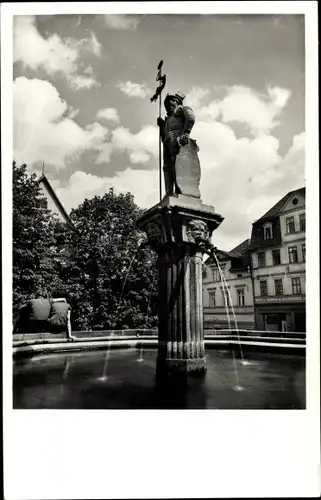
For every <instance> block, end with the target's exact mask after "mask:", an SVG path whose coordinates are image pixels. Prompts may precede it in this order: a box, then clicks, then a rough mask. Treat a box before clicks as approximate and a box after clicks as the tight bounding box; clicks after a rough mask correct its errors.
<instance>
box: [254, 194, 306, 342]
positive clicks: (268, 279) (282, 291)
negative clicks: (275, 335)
mask: <svg viewBox="0 0 321 500" xmlns="http://www.w3.org/2000/svg"><path fill="white" fill-rule="evenodd" d="M249 252H250V256H251V274H252V282H253V284H254V302H255V320H256V328H257V329H258V330H270V331H298V332H304V331H305V188H301V189H298V190H295V191H291V192H289V193H288V194H286V195H285V196H284V197H283V198H282V199H281V200H280V201H279V202H278V203H277V204H276V205H274V206H273V207H272V208H271V209H270V210H269V211H268V212H267V213H266V214H265V215H264V216H263V217H261V218H260V219H259V220H257V221H256V222H254V223H253V226H252V236H251V242H250V246H249Z"/></svg>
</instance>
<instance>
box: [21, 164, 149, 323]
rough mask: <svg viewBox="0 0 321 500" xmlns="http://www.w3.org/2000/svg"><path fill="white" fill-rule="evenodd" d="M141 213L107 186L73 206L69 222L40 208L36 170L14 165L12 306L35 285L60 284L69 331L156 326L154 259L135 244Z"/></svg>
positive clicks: (53, 286)
mask: <svg viewBox="0 0 321 500" xmlns="http://www.w3.org/2000/svg"><path fill="white" fill-rule="evenodd" d="M141 213H142V211H141V210H140V209H139V208H138V207H137V206H136V205H135V203H134V199H133V196H132V195H131V194H129V193H127V194H125V195H123V194H120V195H116V194H115V193H114V191H113V189H110V191H109V192H108V193H106V194H105V195H104V196H103V197H97V196H96V197H94V198H93V199H91V200H87V199H86V200H85V201H84V202H83V203H82V204H81V205H80V206H79V207H78V208H77V209H75V210H72V212H71V214H70V220H71V223H72V225H71V226H69V225H66V224H64V223H61V222H60V221H59V220H58V219H57V218H56V217H55V216H54V214H52V213H51V212H50V210H48V209H47V208H45V204H44V197H43V195H42V192H41V188H40V187H39V184H38V183H37V180H36V175H35V174H32V175H28V174H27V167H26V165H22V166H20V167H18V166H17V165H16V163H13V310H14V314H15V313H16V312H17V309H18V307H19V306H20V305H21V303H23V302H25V301H26V300H28V299H29V298H30V297H31V296H32V295H33V294H34V293H35V291H36V289H37V288H39V287H45V288H46V289H47V290H48V292H49V293H53V292H54V290H57V289H59V290H60V294H61V295H64V296H66V297H67V298H68V301H69V302H70V304H71V306H72V325H73V329H76V330H79V329H87V330H89V329H91V330H95V329H114V328H115V329H119V328H146V327H151V326H156V316H155V307H154V306H155V302H156V290H157V282H156V256H155V254H154V253H153V252H152V251H151V250H150V249H149V248H139V246H140V243H141V242H142V240H143V239H144V235H143V234H142V233H141V232H140V231H139V230H138V229H137V228H136V221H137V218H138V217H139V215H140V214H141Z"/></svg>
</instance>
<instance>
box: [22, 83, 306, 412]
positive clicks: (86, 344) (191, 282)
mask: <svg viewBox="0 0 321 500" xmlns="http://www.w3.org/2000/svg"><path fill="white" fill-rule="evenodd" d="M184 98H185V96H184V95H183V94H182V93H180V92H178V93H177V94H175V95H167V97H166V99H165V102H164V104H165V108H166V111H167V117H166V119H165V120H162V119H161V118H159V120H158V125H159V127H160V137H161V140H162V141H163V144H164V148H163V152H164V162H163V170H164V178H165V188H166V193H165V196H164V197H162V196H160V201H159V203H157V204H156V205H154V206H153V207H151V208H150V209H148V210H146V211H145V212H144V213H143V215H142V216H141V217H140V218H139V220H138V221H137V226H138V228H139V229H140V230H142V231H143V232H145V233H146V235H147V242H145V243H142V244H141V245H140V247H139V248H141V247H143V246H146V245H149V246H150V247H151V248H152V249H153V250H154V251H155V252H156V253H157V256H158V260H157V267H158V283H159V285H158V286H159V290H158V336H157V337H156V334H155V335H154V336H153V335H152V334H151V335H150V336H149V337H148V336H147V332H146V331H145V332H144V333H143V334H141V331H135V332H131V333H130V331H128V330H127V331H120V332H92V333H91V334H88V332H75V333H76V334H77V337H76V339H75V342H72V343H68V342H67V341H66V339H62V338H60V340H59V338H56V339H52V337H51V339H49V341H48V339H46V338H38V337H36V338H34V339H31V340H27V341H26V339H25V338H21V339H20V337H19V336H18V338H17V339H16V343H15V342H14V355H15V356H17V358H18V359H17V361H16V363H15V365H14V403H13V405H14V408H29V409H30V408H75V409H76V408H77V409H80V408H91V409H95V408H96V409H103V408H127V409H129V408H137V409H152V408H153V409H156V408H159V409H173V408H175V409H182V408H190V409H191V408H193V409H196V408H198V409H204V408H220V409H222V408H226V409H236V408H240V409H243V408H259V409H262V408H266V409H267V408H282V409H286V408H304V407H305V386H304V383H305V378H304V377H305V372H304V359H302V358H301V359H300V358H298V357H297V355H293V354H292V355H291V354H285V357H286V360H285V359H284V355H283V354H281V355H280V354H277V353H275V352H274V353H268V349H272V350H278V349H281V351H282V350H283V351H285V350H286V349H288V350H289V351H290V352H291V351H292V353H293V352H295V353H297V352H301V353H302V352H303V353H304V350H305V345H304V342H305V341H304V339H298V338H297V339H295V342H296V343H294V342H292V344H291V345H290V344H287V346H286V345H285V344H284V345H282V344H280V342H279V340H278V339H276V341H275V342H273V343H266V342H265V343H264V342H257V341H256V342H254V343H253V346H254V349H253V352H252V355H251V360H250V361H248V360H245V359H244V356H243V351H242V345H241V339H240V335H239V331H238V327H237V322H236V318H235V313H234V310H233V306H232V301H231V296H230V294H229V291H228V288H227V287H226V282H225V278H224V276H223V274H222V272H221V270H220V265H219V262H218V260H217V264H218V268H219V270H220V275H221V279H222V285H223V288H226V289H227V292H226V294H225V305H226V308H227V311H228V305H229V304H228V302H230V306H231V307H232V314H233V318H234V322H235V327H236V333H237V339H238V347H239V350H240V357H236V356H235V352H234V339H233V335H232V329H231V325H230V332H229V338H227V339H226V338H225V339H224V338H223V339H222V340H218V341H217V340H215V339H213V337H211V336H207V337H206V338H204V329H203V303H202V302H203V290H202V260H203V255H204V253H208V254H209V255H211V256H212V258H214V260H215V259H217V257H216V254H215V248H214V246H213V245H212V243H211V241H210V239H211V237H212V235H213V232H214V231H215V229H217V228H218V227H219V225H220V224H221V223H222V221H223V217H222V216H221V215H220V214H218V213H216V212H215V208H214V207H213V206H209V205H205V204H203V202H202V200H201V194H200V191H199V183H200V176H201V170H200V163H199V159H198V155H197V153H198V146H197V144H196V141H195V140H193V139H191V138H190V132H191V130H192V127H193V124H194V121H195V117H194V113H193V111H192V109H191V108H189V107H188V106H185V105H183V101H184ZM136 255H137V252H136V253H135V255H134V256H132V259H131V262H130V265H129V268H128V270H127V273H126V276H125V280H124V284H123V287H122V290H121V294H120V299H119V304H120V303H121V301H122V298H123V293H124V290H125V287H126V284H127V280H128V275H129V273H130V271H131V267H132V264H133V262H134V259H135V258H136ZM153 286H154V283H153V284H152V285H151V291H150V296H149V300H148V305H147V315H148V311H149V307H150V300H151V293H152V288H153ZM228 317H229V322H230V323H231V319H230V316H229V315H228ZM22 337H23V336H22ZM252 338H253V337H252ZM256 340H257V338H256ZM205 341H206V342H207V345H208V346H209V347H212V348H213V349H212V350H211V351H210V352H208V354H207V356H205ZM153 346H154V347H155V346H157V356H155V355H154V354H155V350H153ZM244 346H247V348H251V347H250V343H249V342H246V341H245V342H244ZM222 347H223V350H222ZM229 347H232V352H233V369H232V366H231V363H229V362H228V356H227V353H228V348H229ZM259 349H261V350H263V351H264V352H263V354H262V352H261V353H260V352H258V351H259ZM65 351H76V352H73V354H72V355H71V357H69V355H67V358H66V360H65V362H64V357H66V352H65ZM77 351H80V352H77ZM87 351H94V352H87ZM56 352H59V354H58V355H55V354H54V353H56ZM138 353H139V354H138ZM143 353H144V356H143ZM24 355H27V356H34V357H33V358H32V361H31V362H28V361H25V360H24V358H23V356H24ZM282 356H283V357H282ZM206 358H208V359H207V360H206ZM72 360H73V362H72V370H71V368H70V367H71V361H72ZM155 362H156V384H155V380H154V375H155ZM256 365H259V366H258V367H256ZM238 366H239V371H238V369H237V368H238ZM71 371H72V373H70V372H71ZM205 373H207V375H206V377H191V376H190V375H200V376H203V375H205ZM48 381H50V383H49V384H48ZM182 381H183V383H181V382H182ZM163 382H165V383H163ZM168 382H169V383H168ZM248 388H249V389H250V390H248Z"/></svg>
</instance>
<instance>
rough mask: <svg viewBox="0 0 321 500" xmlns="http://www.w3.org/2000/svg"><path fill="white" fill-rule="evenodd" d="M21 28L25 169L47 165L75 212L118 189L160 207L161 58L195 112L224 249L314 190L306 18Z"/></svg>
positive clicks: (18, 107)
mask: <svg viewBox="0 0 321 500" xmlns="http://www.w3.org/2000/svg"><path fill="white" fill-rule="evenodd" d="M13 33H14V40H13V41H14V160H16V161H17V162H18V163H20V164H21V163H27V165H28V167H29V170H30V172H31V171H33V172H36V173H38V174H39V175H40V173H41V166H42V162H44V163H45V173H46V174H47V176H48V178H49V180H50V181H51V182H52V184H53V186H54V187H55V189H56V192H57V194H58V196H59V198H60V199H61V201H62V203H63V204H64V206H65V208H66V209H67V210H68V211H69V210H70V209H71V208H74V207H77V206H78V204H79V203H81V202H82V201H83V200H84V199H85V198H86V197H87V198H91V197H93V196H94V195H103V194H104V193H105V192H106V191H107V190H108V189H109V187H111V186H113V187H114V188H115V190H116V191H118V192H124V191H125V192H127V191H130V192H132V193H133V194H134V196H135V201H136V203H137V204H138V205H139V206H141V207H143V208H148V207H150V206H152V205H154V204H155V203H157V202H158V201H159V187H158V129H157V127H156V118H157V114H158V104H157V103H153V104H151V103H150V101H149V98H150V97H151V96H152V94H153V93H154V91H155V87H156V81H155V76H156V67H157V64H158V62H159V61H160V60H161V59H163V60H164V66H163V69H164V72H165V73H166V74H167V86H166V91H167V92H170V93H172V92H176V91H177V90H181V91H183V92H184V93H185V94H186V95H187V97H186V103H187V104H189V105H190V106H192V107H193V108H194V111H195V114H196V123H195V126H194V128H193V131H192V134H191V136H192V137H193V138H195V139H196V140H197V142H198V145H199V147H200V152H199V157H200V162H201V171H202V179H201V186H200V187H201V195H202V199H203V202H204V203H207V204H211V205H214V206H215V208H216V211H217V212H218V213H220V214H222V215H223V216H224V217H225V220H224V221H223V223H222V225H221V227H220V228H219V229H218V230H217V231H216V232H215V237H214V240H213V241H214V242H215V244H216V245H217V246H219V247H220V248H222V249H225V250H230V249H232V248H233V247H234V246H236V245H237V244H239V243H240V242H241V241H242V240H244V239H245V238H247V237H249V236H250V231H251V224H252V222H254V220H256V219H258V218H259V217H260V216H261V215H263V213H264V212H265V211H267V210H268V209H269V208H270V207H271V206H272V205H273V204H274V203H276V201H278V199H279V198H281V197H282V196H284V194H286V193H287V192H288V191H290V190H293V189H296V188H300V187H302V186H304V171H305V162H304V144H305V134H304V112H305V109H304V100H305V96H304V78H305V61H304V17H303V16H301V15H274V16H273V15H162V14H156V15H128V16H126V15H83V16H82V15H56V16H55V15H50V16H15V18H14V30H13ZM163 113H164V112H163ZM163 192H164V190H163Z"/></svg>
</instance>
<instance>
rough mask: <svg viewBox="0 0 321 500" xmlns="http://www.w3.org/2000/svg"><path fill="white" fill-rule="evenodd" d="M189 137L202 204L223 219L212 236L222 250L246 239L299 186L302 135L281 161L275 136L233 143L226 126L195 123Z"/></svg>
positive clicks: (300, 185)
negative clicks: (197, 165) (195, 145)
mask: <svg viewBox="0 0 321 500" xmlns="http://www.w3.org/2000/svg"><path fill="white" fill-rule="evenodd" d="M193 137H195V138H196V139H197V142H198V144H199V147H200V152H199V158H200V163H201V185H200V190H201V194H202V199H203V202H204V203H206V204H209V205H213V206H215V209H216V211H217V212H218V213H221V215H223V217H224V218H225V220H224V221H223V223H222V225H221V226H220V228H219V229H217V230H216V231H215V233H214V236H213V242H214V243H215V245H217V246H218V247H221V248H222V249H223V250H224V249H225V250H230V249H232V248H233V246H236V245H237V244H238V243H240V242H241V241H242V240H244V239H245V238H249V237H250V236H251V227H252V223H253V222H254V221H255V220H256V219H258V218H259V217H260V216H262V215H263V214H264V212H266V211H267V210H268V209H269V208H271V207H272V206H273V205H274V204H275V203H276V202H277V201H278V200H279V199H280V198H282V196H284V195H285V194H286V193H287V192H288V191H291V190H292V189H296V188H299V187H302V186H303V185H304V184H303V177H304V159H303V148H304V145H303V140H304V137H303V134H301V135H300V136H297V137H296V138H294V143H293V145H292V146H291V148H290V149H289V151H288V152H287V154H286V155H285V156H284V157H282V156H281V155H280V152H279V141H278V140H277V139H276V138H275V137H274V136H272V135H269V134H265V135H263V134H262V135H261V136H260V137H255V138H252V139H249V138H241V139H237V138H236V136H235V134H234V132H233V130H232V128H231V127H230V126H229V125H227V124H222V123H218V122H214V123H212V124H209V123H205V122H197V123H196V125H195V133H194V129H193Z"/></svg>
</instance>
